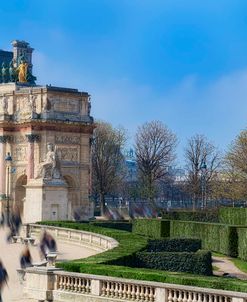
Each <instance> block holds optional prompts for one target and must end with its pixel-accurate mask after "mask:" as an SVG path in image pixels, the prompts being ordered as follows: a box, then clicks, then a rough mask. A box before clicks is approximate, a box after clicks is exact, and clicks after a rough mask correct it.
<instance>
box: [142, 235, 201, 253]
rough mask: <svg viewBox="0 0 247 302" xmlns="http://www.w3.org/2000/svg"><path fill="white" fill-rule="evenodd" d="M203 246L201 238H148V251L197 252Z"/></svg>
mask: <svg viewBox="0 0 247 302" xmlns="http://www.w3.org/2000/svg"><path fill="white" fill-rule="evenodd" d="M201 248H202V243H201V240H200V239H187V238H186V239H185V238H180V239H177V238H165V239H155V240H152V239H150V240H148V246H147V249H146V251H147V252H197V251H198V250H200V249H201Z"/></svg>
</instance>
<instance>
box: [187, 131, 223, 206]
mask: <svg viewBox="0 0 247 302" xmlns="http://www.w3.org/2000/svg"><path fill="white" fill-rule="evenodd" d="M185 160H186V170H187V173H186V174H187V190H188V192H189V193H190V195H191V196H192V200H193V209H194V210H195V206H196V203H197V201H198V200H199V199H202V201H204V202H206V194H208V193H209V191H210V182H211V181H212V180H213V179H214V178H215V177H216V176H217V172H218V170H219V168H220V164H221V161H220V154H219V152H218V151H217V149H216V147H215V146H214V145H213V144H212V143H210V142H209V141H208V140H207V138H206V137H205V136H204V135H199V134H196V135H195V136H193V137H191V138H190V139H189V140H188V143H187V147H186V148H185ZM203 186H205V187H204V188H203ZM203 199H205V200H203Z"/></svg>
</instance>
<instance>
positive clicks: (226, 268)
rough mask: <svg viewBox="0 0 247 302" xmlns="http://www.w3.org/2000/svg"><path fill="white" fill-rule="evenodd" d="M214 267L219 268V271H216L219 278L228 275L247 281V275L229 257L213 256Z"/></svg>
mask: <svg viewBox="0 0 247 302" xmlns="http://www.w3.org/2000/svg"><path fill="white" fill-rule="evenodd" d="M213 266H216V267H218V268H219V270H218V271H214V274H215V275H217V276H222V275H226V274H228V275H227V276H229V277H236V278H238V279H242V280H247V274H246V273H244V272H242V271H241V270H240V269H238V268H237V267H236V266H235V265H234V264H233V262H232V261H231V260H230V258H228V257H216V256H213Z"/></svg>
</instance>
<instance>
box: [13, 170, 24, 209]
mask: <svg viewBox="0 0 247 302" xmlns="http://www.w3.org/2000/svg"><path fill="white" fill-rule="evenodd" d="M26 184H27V175H25V174H23V175H21V176H20V177H19V178H18V179H17V181H16V184H15V200H14V206H17V207H18V208H19V210H20V213H21V215H22V214H23V206H24V204H23V203H24V201H25V198H26V188H25V185H26Z"/></svg>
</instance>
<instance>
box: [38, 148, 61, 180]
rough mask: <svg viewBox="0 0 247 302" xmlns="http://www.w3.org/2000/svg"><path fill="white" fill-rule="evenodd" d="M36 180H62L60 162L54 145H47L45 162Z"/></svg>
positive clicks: (40, 165)
mask: <svg viewBox="0 0 247 302" xmlns="http://www.w3.org/2000/svg"><path fill="white" fill-rule="evenodd" d="M36 178H43V179H47V180H48V179H49V180H52V179H62V174H61V165H60V160H59V158H58V155H57V150H56V148H54V145H53V144H52V143H48V144H47V153H46V157H45V161H44V162H42V163H40V164H39V170H38V175H37V177H36Z"/></svg>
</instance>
